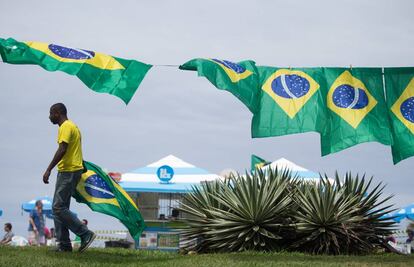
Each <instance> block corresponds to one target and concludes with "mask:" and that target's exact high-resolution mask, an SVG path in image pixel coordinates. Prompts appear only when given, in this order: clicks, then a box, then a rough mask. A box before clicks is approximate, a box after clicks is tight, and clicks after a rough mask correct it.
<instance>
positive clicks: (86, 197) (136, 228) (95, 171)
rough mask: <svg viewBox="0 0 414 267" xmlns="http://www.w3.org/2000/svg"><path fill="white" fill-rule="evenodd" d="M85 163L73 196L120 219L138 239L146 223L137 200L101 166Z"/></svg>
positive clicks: (101, 211)
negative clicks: (84, 169)
mask: <svg viewBox="0 0 414 267" xmlns="http://www.w3.org/2000/svg"><path fill="white" fill-rule="evenodd" d="M84 165H85V168H86V169H87V171H86V172H85V173H83V174H82V177H81V180H80V181H79V183H78V185H77V186H76V192H75V193H74V195H73V197H74V198H75V199H76V201H77V202H80V203H85V204H86V205H88V206H89V207H90V208H91V209H92V210H93V211H96V212H100V213H104V214H107V215H110V216H113V217H115V218H117V219H119V220H120V221H121V222H122V223H123V224H124V225H125V227H126V228H127V229H128V230H129V232H130V233H131V236H132V237H134V238H135V239H138V238H139V237H140V235H141V233H142V231H143V230H144V228H145V225H144V220H143V218H142V216H141V213H140V212H139V210H138V207H137V205H136V204H135V202H134V201H133V200H132V199H131V197H130V196H129V195H128V194H127V193H126V192H125V190H124V189H122V187H120V186H119V185H118V183H117V182H115V181H114V180H113V179H112V178H111V177H109V176H108V175H107V174H106V173H105V172H104V171H102V169H101V168H100V167H98V166H96V165H95V164H93V163H90V162H86V161H85V162H84Z"/></svg>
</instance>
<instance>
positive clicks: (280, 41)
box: [0, 0, 414, 236]
mask: <svg viewBox="0 0 414 267" xmlns="http://www.w3.org/2000/svg"><path fill="white" fill-rule="evenodd" d="M413 9H414V2H413V1H410V0H405V1H385V0H382V1H361V0H355V1H317V0H313V1H305V0H303V1H223V0H215V1H194V0H188V1H159V0H153V1H102V0H100V1H80V0H73V1H66V2H63V1H18V0H14V1H5V0H0V10H2V15H1V16H0V37H2V38H8V37H13V38H15V39H16V40H19V41H30V40H33V41H42V42H48V43H55V44H59V45H63V46H70V47H77V48H83V49H89V50H94V51H99V52H104V53H106V54H110V55H114V56H117V57H122V58H127V59H136V60H139V61H142V62H145V63H149V64H173V65H179V64H182V63H184V62H186V61H187V60H189V59H192V58H196V57H215V58H222V59H228V60H231V61H240V60H245V59H251V60H255V61H256V62H257V64H258V65H269V66H292V67H312V66H342V67H346V66H349V65H350V64H352V65H353V66H355V67H357V66H376V67H383V66H414V45H413V44H414V16H413V13H412V11H413ZM0 93H1V98H0V125H1V131H0V171H1V177H0V209H3V216H2V217H0V223H1V224H3V223H5V222H8V221H10V222H12V223H13V224H14V225H15V229H14V230H15V232H17V234H19V235H24V236H26V228H27V225H28V220H27V214H23V215H22V213H21V210H20V205H21V203H22V202H24V201H28V200H30V199H33V198H35V197H38V196H43V195H49V196H52V195H53V191H54V185H55V176H56V172H54V173H53V174H52V176H51V183H50V184H49V185H44V184H43V183H42V175H43V172H44V171H45V168H46V167H47V166H48V164H49V162H50V160H51V158H52V156H53V153H54V152H55V150H56V148H57V144H56V135H57V127H56V126H55V125H52V124H51V123H50V121H49V119H48V113H49V107H50V105H52V104H54V103H56V102H63V103H65V104H66V106H67V108H68V112H69V113H68V115H69V118H70V119H72V120H73V121H74V122H75V123H77V124H78V126H79V127H80V129H81V131H82V135H83V150H84V157H85V159H87V160H89V161H92V162H95V163H96V164H98V165H100V166H102V167H105V168H106V169H108V170H112V171H120V172H127V171H129V170H133V169H136V168H138V167H142V166H145V165H147V164H149V163H151V162H154V161H157V160H158V159H160V158H162V157H164V156H166V155H169V154H173V155H175V156H177V157H179V158H181V159H183V160H185V161H187V162H189V163H192V164H194V165H196V166H198V167H200V168H204V169H206V170H209V171H210V172H213V173H220V171H221V170H223V169H227V168H232V169H235V170H238V171H244V170H245V169H246V168H249V166H250V155H251V154H252V153H253V154H256V155H259V156H261V157H263V158H265V159H267V160H276V159H278V158H280V157H285V158H287V159H289V160H291V161H293V162H295V163H296V164H298V165H301V166H303V167H306V168H308V169H311V170H313V171H317V172H323V173H327V174H328V175H333V174H334V173H335V171H338V172H340V173H341V174H343V173H345V172H346V171H352V172H353V173H360V174H363V173H366V174H367V175H369V176H374V177H375V181H376V182H380V181H382V182H384V183H386V184H388V186H387V188H386V193H387V194H394V195H395V197H394V199H393V202H394V203H396V204H397V206H403V205H405V204H408V203H411V202H414V194H413V189H414V179H413V178H414V177H413V168H414V167H413V166H414V157H413V158H409V159H407V160H404V161H402V162H400V163H399V164H398V165H395V166H394V165H393V163H392V156H391V149H390V147H387V146H384V145H381V144H379V143H365V144H361V145H357V146H354V147H352V148H349V149H346V150H344V151H341V152H338V153H336V154H332V155H328V156H325V157H321V156H320V154H321V153H320V141H319V135H318V134H317V133H307V134H296V135H290V136H282V137H271V138H262V139H252V138H251V137H250V121H251V118H252V114H251V113H250V112H249V111H248V109H247V108H246V107H245V106H244V105H243V104H242V103H241V102H239V101H238V100H237V99H236V98H235V97H233V96H232V95H231V94H230V93H228V92H225V91H220V90H217V89H215V87H214V86H212V85H211V84H210V83H209V82H208V81H207V80H206V79H204V78H198V77H197V74H196V73H195V72H189V71H180V70H178V69H177V68H171V67H154V68H152V69H151V70H150V71H149V73H148V75H147V76H146V78H145V79H144V81H143V82H142V84H141V86H140V88H139V89H138V91H137V93H136V94H135V96H134V97H133V99H132V101H131V102H130V104H129V105H128V106H125V105H124V103H123V102H122V101H121V100H120V99H118V98H116V97H114V96H111V95H106V94H98V93H95V92H93V91H91V90H89V89H88V88H87V87H86V86H85V85H83V84H82V82H80V80H78V79H77V78H76V77H75V76H70V75H67V74H65V73H62V72H47V71H45V70H43V69H41V68H40V67H38V66H29V65H10V64H4V63H0ZM72 203H73V204H72V207H73V209H74V211H75V212H77V213H78V214H79V215H80V217H82V218H83V217H86V218H88V220H89V221H90V226H91V228H92V229H118V228H122V226H121V225H120V224H119V223H118V222H116V220H115V219H112V218H110V217H108V216H103V215H100V214H97V213H92V212H90V211H88V209H87V208H84V207H83V205H79V204H76V202H75V201H72ZM47 224H48V226H49V227H51V226H52V225H53V222H52V221H51V220H48V221H47Z"/></svg>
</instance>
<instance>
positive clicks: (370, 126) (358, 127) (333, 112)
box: [321, 68, 393, 156]
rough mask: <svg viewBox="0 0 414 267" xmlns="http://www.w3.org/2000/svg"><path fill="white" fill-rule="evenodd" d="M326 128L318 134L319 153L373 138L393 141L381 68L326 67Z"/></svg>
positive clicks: (372, 139) (383, 141)
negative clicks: (320, 150)
mask: <svg viewBox="0 0 414 267" xmlns="http://www.w3.org/2000/svg"><path fill="white" fill-rule="evenodd" d="M325 77H326V80H327V83H328V85H329V91H328V93H327V95H326V102H327V107H328V113H329V117H328V123H329V124H328V127H327V130H326V131H325V132H324V133H323V134H321V147H322V156H324V155H328V154H330V153H335V152H338V151H340V150H343V149H346V148H348V147H351V146H354V145H357V144H360V143H364V142H372V141H376V142H379V143H381V144H384V145H391V144H392V143H393V140H392V136H391V131H390V122H389V118H388V111H387V107H386V103H385V97H384V86H383V79H382V70H381V68H353V69H352V70H351V69H346V68H325Z"/></svg>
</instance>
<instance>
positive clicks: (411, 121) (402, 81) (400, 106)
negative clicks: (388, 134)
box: [384, 67, 414, 164]
mask: <svg viewBox="0 0 414 267" xmlns="http://www.w3.org/2000/svg"><path fill="white" fill-rule="evenodd" d="M384 72H385V89H386V93H387V106H388V110H389V114H390V119H391V125H392V135H393V137H394V144H393V145H392V157H393V161H394V164H396V163H398V162H400V161H401V160H403V159H406V158H408V157H411V156H414V68H412V67H410V68H385V69H384Z"/></svg>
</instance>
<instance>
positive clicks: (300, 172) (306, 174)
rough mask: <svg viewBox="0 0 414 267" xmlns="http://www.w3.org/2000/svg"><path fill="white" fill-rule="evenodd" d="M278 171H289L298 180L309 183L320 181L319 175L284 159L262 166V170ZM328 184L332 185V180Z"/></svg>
mask: <svg viewBox="0 0 414 267" xmlns="http://www.w3.org/2000/svg"><path fill="white" fill-rule="evenodd" d="M276 168H277V169H278V170H284V169H289V170H290V171H291V172H292V174H293V175H296V176H298V177H299V178H302V179H305V180H309V181H316V182H318V181H319V180H320V176H319V173H316V172H313V171H310V170H308V169H306V168H303V167H301V166H299V165H297V164H295V163H293V162H291V161H289V160H287V159H285V158H280V159H278V160H275V161H273V162H272V163H270V164H268V165H265V166H263V167H262V168H261V169H262V170H264V171H265V170H268V169H276ZM329 181H330V183H333V182H334V180H333V179H330V178H329Z"/></svg>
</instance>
